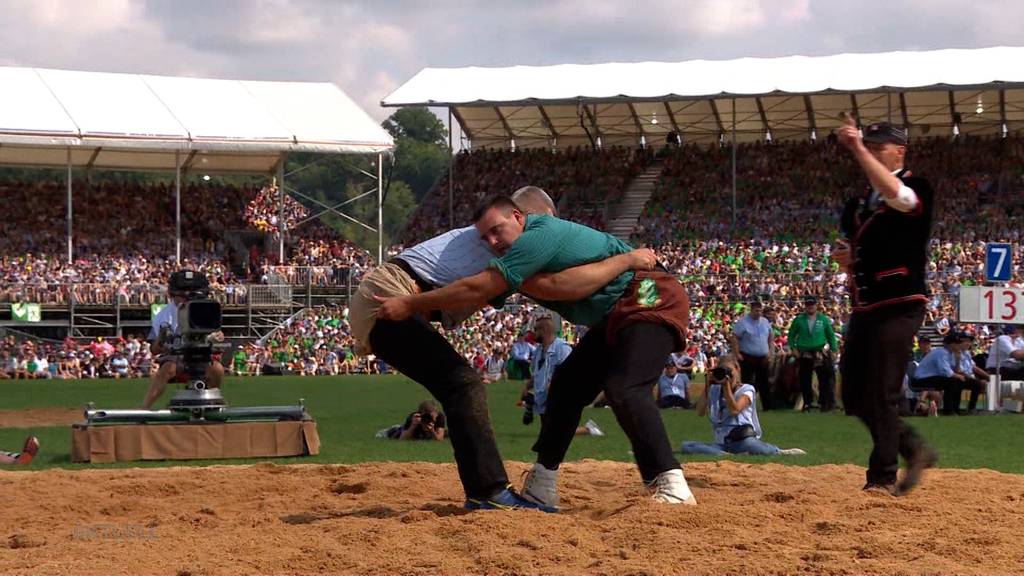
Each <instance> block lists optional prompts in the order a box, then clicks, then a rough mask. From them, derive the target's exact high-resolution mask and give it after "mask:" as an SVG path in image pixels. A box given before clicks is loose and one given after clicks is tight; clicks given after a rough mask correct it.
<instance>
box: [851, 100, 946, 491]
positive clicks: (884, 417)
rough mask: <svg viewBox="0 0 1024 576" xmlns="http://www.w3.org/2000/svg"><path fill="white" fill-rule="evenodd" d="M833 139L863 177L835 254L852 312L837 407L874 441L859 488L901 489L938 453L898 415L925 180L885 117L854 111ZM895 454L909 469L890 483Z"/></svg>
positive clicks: (923, 257) (917, 319)
mask: <svg viewBox="0 0 1024 576" xmlns="http://www.w3.org/2000/svg"><path fill="white" fill-rule="evenodd" d="M846 121H847V124H846V125H845V126H843V127H842V128H841V129H840V130H839V142H840V143H841V144H842V145H843V146H845V147H846V148H847V149H849V151H850V152H851V153H852V154H853V157H854V158H855V159H856V161H857V163H858V164H859V165H860V168H861V170H863V172H864V174H865V176H867V180H868V182H869V184H870V186H869V187H867V188H866V189H865V190H864V192H863V193H862V194H859V195H858V196H857V197H855V198H852V199H850V200H849V201H848V202H847V204H846V206H845V208H844V210H843V213H842V216H841V221H840V228H841V231H842V235H843V238H844V239H843V240H840V241H839V242H838V246H837V247H836V249H835V250H834V251H833V257H834V258H835V260H836V262H837V263H838V264H840V265H841V266H843V267H844V268H845V269H846V270H847V271H848V272H849V273H850V276H851V277H852V279H851V286H850V289H851V299H852V313H851V315H850V321H849V324H848V325H847V329H846V335H845V339H844V348H843V356H842V366H841V371H842V377H843V404H844V406H845V408H846V412H847V414H851V415H855V416H857V417H858V418H860V419H861V420H862V421H863V422H864V424H866V425H867V427H868V430H869V431H870V432H871V438H872V440H873V441H874V450H872V452H871V457H870V459H869V461H868V471H867V484H866V485H865V486H864V489H865V490H884V491H886V492H888V493H890V494H893V495H900V494H904V493H906V492H907V491H908V490H910V489H911V488H913V487H914V486H915V485H916V484H917V483H918V482H919V481H920V479H921V475H922V473H923V471H924V470H925V469H926V468H930V467H932V466H933V465H934V464H935V462H936V460H937V455H936V453H935V452H934V451H933V450H932V449H931V448H929V447H928V446H927V445H925V443H924V441H923V440H922V439H921V437H920V436H918V435H917V433H916V432H914V430H913V429H912V428H910V427H909V426H907V425H906V424H905V423H904V422H903V421H902V420H901V419H900V417H899V412H898V408H899V400H900V388H901V385H902V381H903V375H904V372H905V370H906V367H907V362H908V360H909V359H910V351H911V345H912V344H913V340H914V334H915V333H916V332H917V330H918V328H920V327H921V322H922V320H923V319H924V314H925V304H926V302H927V300H928V298H927V288H926V285H925V266H926V264H927V262H928V240H929V237H930V236H931V229H932V211H933V206H934V197H933V193H932V187H931V185H930V184H929V183H928V181H927V180H925V179H924V178H921V177H919V176H915V175H912V174H911V172H910V171H909V170H907V169H906V168H905V167H904V165H903V161H904V156H905V154H906V149H907V132H906V130H904V129H902V128H899V127H896V126H893V125H891V124H889V123H886V122H880V123H876V124H871V125H869V126H868V127H867V128H865V130H864V136H863V138H862V137H861V134H860V131H859V130H858V128H857V126H855V125H854V123H853V119H852V118H851V117H846ZM899 456H903V458H904V460H905V462H906V472H905V473H904V475H903V478H902V479H901V480H900V482H899V483H898V484H897V482H896V479H897V470H898V467H899Z"/></svg>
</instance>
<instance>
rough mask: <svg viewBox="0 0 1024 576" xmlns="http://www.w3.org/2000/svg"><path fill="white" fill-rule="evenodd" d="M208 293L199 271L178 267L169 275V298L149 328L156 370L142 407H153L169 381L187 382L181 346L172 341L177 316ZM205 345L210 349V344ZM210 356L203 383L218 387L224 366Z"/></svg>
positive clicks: (217, 337)
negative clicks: (178, 268)
mask: <svg viewBox="0 0 1024 576" xmlns="http://www.w3.org/2000/svg"><path fill="white" fill-rule="evenodd" d="M208 293H209V283H208V281H207V279H206V276H205V275H204V274H202V273H199V272H192V271H187V270H182V271H179V272H175V273H173V274H171V277H170V278H169V279H168V282H167V295H168V298H169V300H170V301H169V302H168V303H167V305H166V306H164V307H163V308H162V309H161V310H160V312H158V313H157V315H156V317H155V318H154V319H153V327H152V328H151V329H150V331H149V341H150V342H151V350H152V352H153V356H154V358H155V361H156V362H157V363H158V364H159V365H160V369H159V370H157V372H156V374H155V375H153V378H152V380H151V381H150V384H149V390H148V391H147V392H146V397H145V398H144V399H143V401H142V408H143V409H144V410H149V409H150V407H151V406H153V403H154V402H156V401H157V399H159V398H160V396H161V395H162V394H163V393H164V389H165V388H166V387H167V383H168V382H170V381H171V380H174V381H175V382H188V380H189V374H188V372H187V366H186V365H185V361H184V355H183V354H182V348H181V346H180V345H179V346H176V343H177V342H176V341H180V336H181V330H180V329H179V326H178V315H179V312H180V311H181V310H183V309H185V308H186V307H187V306H188V303H189V302H190V301H193V300H204V299H206V298H207V296H208ZM218 317H219V315H218ZM207 340H211V341H216V342H222V341H223V340H224V333H223V332H220V331H216V332H213V333H212V334H209V336H208V337H207ZM209 348H210V349H211V351H212V346H209ZM211 356H212V357H211V360H210V361H209V362H208V363H207V366H206V369H205V373H204V379H203V382H204V383H205V384H206V387H207V388H220V385H221V382H223V380H224V366H223V365H222V364H221V363H220V359H219V354H211Z"/></svg>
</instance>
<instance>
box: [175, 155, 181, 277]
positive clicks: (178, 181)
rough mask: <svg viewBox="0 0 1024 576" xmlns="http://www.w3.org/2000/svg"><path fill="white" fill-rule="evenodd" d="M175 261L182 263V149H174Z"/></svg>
mask: <svg viewBox="0 0 1024 576" xmlns="http://www.w3.org/2000/svg"><path fill="white" fill-rule="evenodd" d="M174 261H175V263H177V264H178V265H179V266H180V265H181V151H180V150H175V151H174Z"/></svg>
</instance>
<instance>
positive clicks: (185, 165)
mask: <svg viewBox="0 0 1024 576" xmlns="http://www.w3.org/2000/svg"><path fill="white" fill-rule="evenodd" d="M197 152H198V151H197V150H190V151H189V153H188V156H186V157H185V161H184V162H182V163H181V171H182V172H188V171H189V170H191V169H192V160H193V159H195V157H196V153H197Z"/></svg>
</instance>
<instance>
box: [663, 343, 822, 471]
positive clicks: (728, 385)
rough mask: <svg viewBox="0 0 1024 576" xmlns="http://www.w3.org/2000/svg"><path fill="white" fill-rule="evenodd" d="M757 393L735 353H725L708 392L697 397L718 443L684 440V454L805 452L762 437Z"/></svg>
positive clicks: (713, 372)
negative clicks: (747, 381)
mask: <svg viewBox="0 0 1024 576" xmlns="http://www.w3.org/2000/svg"><path fill="white" fill-rule="evenodd" d="M756 399H757V392H756V391H755V390H754V387H753V386H751V385H750V384H743V383H741V382H740V368H739V364H737V363H736V359H735V358H733V357H732V356H723V357H722V358H721V359H720V360H719V362H718V367H716V368H714V369H713V370H711V372H709V373H708V377H707V379H706V381H705V384H704V394H703V395H702V396H701V397H700V398H698V399H697V415H698V416H703V415H705V414H707V416H708V419H709V420H710V421H711V433H712V435H713V436H714V438H715V441H714V443H712V444H707V443H703V442H692V441H691V442H683V445H682V447H681V448H680V451H681V452H683V453H684V454H713V455H722V454H757V455H774V454H805V452H804V451H803V450H801V449H799V448H789V449H784V450H783V449H780V448H779V447H778V446H775V445H773V444H769V443H767V442H765V441H763V440H761V424H760V422H759V421H758V419H757V407H756V402H755V401H756Z"/></svg>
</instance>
